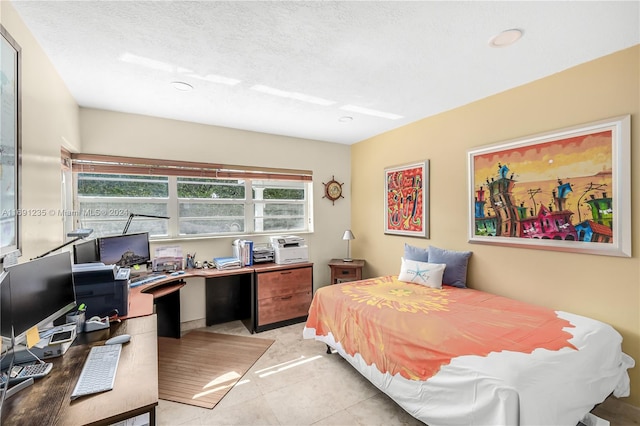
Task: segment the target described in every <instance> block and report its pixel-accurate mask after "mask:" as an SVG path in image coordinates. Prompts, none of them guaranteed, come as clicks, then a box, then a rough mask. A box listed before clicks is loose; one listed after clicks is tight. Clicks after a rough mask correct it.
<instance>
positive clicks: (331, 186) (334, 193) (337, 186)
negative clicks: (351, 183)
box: [322, 176, 344, 205]
mask: <svg viewBox="0 0 640 426" xmlns="http://www.w3.org/2000/svg"><path fill="white" fill-rule="evenodd" d="M322 184H323V185H324V195H323V196H322V198H328V199H329V200H331V204H334V205H335V202H336V200H337V199H338V198H344V196H343V195H342V185H344V182H343V183H340V182H338V181H337V180H336V179H335V177H334V176H331V180H330V181H329V182H327V183H324V182H322Z"/></svg>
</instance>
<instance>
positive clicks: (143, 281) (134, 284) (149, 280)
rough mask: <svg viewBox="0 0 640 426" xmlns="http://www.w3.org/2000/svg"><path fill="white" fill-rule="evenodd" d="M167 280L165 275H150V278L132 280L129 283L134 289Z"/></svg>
mask: <svg viewBox="0 0 640 426" xmlns="http://www.w3.org/2000/svg"><path fill="white" fill-rule="evenodd" d="M164 278H167V277H166V276H165V275H150V276H148V277H141V278H136V279H132V280H131V282H130V283H129V287H131V288H133V287H138V286H140V285H143V284H149V283H152V282H154V281H158V280H161V279H164Z"/></svg>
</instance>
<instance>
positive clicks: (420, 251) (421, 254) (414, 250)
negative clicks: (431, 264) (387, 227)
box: [403, 243, 429, 262]
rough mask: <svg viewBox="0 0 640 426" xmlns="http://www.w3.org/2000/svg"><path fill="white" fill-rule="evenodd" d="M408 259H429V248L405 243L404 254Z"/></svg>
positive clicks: (426, 260)
mask: <svg viewBox="0 0 640 426" xmlns="http://www.w3.org/2000/svg"><path fill="white" fill-rule="evenodd" d="M403 257H404V258H405V259H406V260H415V261H417V262H428V261H429V249H424V248H421V247H415V246H410V245H409V244H407V243H404V256H403Z"/></svg>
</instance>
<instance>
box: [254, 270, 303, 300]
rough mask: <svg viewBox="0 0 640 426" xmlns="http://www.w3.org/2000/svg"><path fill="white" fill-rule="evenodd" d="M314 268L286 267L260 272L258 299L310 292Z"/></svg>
mask: <svg viewBox="0 0 640 426" xmlns="http://www.w3.org/2000/svg"><path fill="white" fill-rule="evenodd" d="M311 280H312V268H311V267H308V268H296V269H285V270H280V271H271V272H261V273H259V274H258V300H261V299H269V298H272V297H278V296H288V295H291V294H294V293H301V292H310V291H311V288H312V282H311Z"/></svg>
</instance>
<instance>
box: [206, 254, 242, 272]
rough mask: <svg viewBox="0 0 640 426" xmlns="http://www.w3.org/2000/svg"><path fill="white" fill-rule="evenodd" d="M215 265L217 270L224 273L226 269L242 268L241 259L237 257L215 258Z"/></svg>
mask: <svg viewBox="0 0 640 426" xmlns="http://www.w3.org/2000/svg"><path fill="white" fill-rule="evenodd" d="M213 264H214V265H215V266H216V268H217V269H219V270H221V271H223V270H225V269H237V268H240V267H242V265H241V264H240V259H238V258H237V257H214V258H213Z"/></svg>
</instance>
